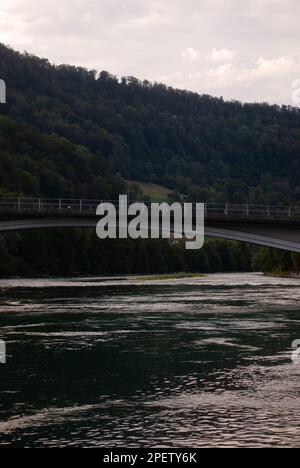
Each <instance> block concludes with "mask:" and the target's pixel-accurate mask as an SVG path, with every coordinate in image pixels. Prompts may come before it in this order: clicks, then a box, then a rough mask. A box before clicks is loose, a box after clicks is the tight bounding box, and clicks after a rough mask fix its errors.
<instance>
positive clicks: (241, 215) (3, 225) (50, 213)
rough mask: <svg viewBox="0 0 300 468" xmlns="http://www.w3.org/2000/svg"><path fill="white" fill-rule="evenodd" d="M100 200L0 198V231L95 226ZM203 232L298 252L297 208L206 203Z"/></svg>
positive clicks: (299, 225)
mask: <svg viewBox="0 0 300 468" xmlns="http://www.w3.org/2000/svg"><path fill="white" fill-rule="evenodd" d="M110 202H111V203H115V204H116V205H117V204H118V202H116V201H114V202H113V201H110ZM100 203H101V200H54V199H22V198H19V199H0V233H1V232H3V233H4V232H11V231H23V230H28V229H53V228H93V229H95V228H96V223H97V221H98V220H99V217H96V209H97V206H98V205H99V204H100ZM205 235H206V236H207V237H215V238H221V239H228V240H234V241H240V242H246V243H249V244H256V245H261V246H266V247H272V248H276V249H281V250H287V251H290V252H295V253H300V207H292V206H288V207H287V206H264V205H229V204H227V205H225V204H224V205H223V204H206V205H205Z"/></svg>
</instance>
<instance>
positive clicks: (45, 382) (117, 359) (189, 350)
mask: <svg viewBox="0 0 300 468" xmlns="http://www.w3.org/2000/svg"><path fill="white" fill-rule="evenodd" d="M299 286H300V284H299V282H298V280H293V279H274V278H265V277H263V276H262V275H254V274H251V275H211V276H210V277H208V278H204V279H192V280H188V279H184V280H175V281H163V282H160V283H157V282H155V283H154V282H148V283H145V282H139V281H136V280H134V279H130V280H124V279H117V280H116V279H114V280H111V279H106V280H101V281H99V280H97V279H93V280H90V279H86V280H84V281H83V280H77V279H76V280H72V279H70V280H68V281H66V280H64V281H59V280H55V281H52V280H42V281H38V280H35V281H34V282H33V283H30V282H29V281H27V280H26V281H23V280H16V281H2V282H1V283H0V314H1V331H0V338H2V339H4V340H5V341H6V342H7V347H8V354H9V356H8V364H7V365H5V366H3V365H2V366H0V377H1V380H0V398H1V399H0V441H1V445H3V446H5V445H8V446H10V447H12V446H14V447H47V446H60V447H66V446H76V447H95V446H102V447H118V446H120V447H122V446H123V447H124V446H128V447H140V446H144V447H162V446H164V447H186V446H191V447H201V446H219V447H221V446H224V447H226V446H235V447H238V446H244V447H245V446H293V447H299V446H300V432H299V423H300V393H299V391H300V380H299V376H300V366H296V365H294V364H292V362H291V343H292V341H293V340H294V339H296V338H300V308H299V300H300V288H299Z"/></svg>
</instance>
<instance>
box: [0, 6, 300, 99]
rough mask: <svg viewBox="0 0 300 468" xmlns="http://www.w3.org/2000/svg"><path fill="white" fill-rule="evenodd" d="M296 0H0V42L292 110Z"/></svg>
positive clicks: (298, 51) (299, 71) (299, 36)
mask: <svg viewBox="0 0 300 468" xmlns="http://www.w3.org/2000/svg"><path fill="white" fill-rule="evenodd" d="M299 18H300V1H299V0H0V41H1V42H3V43H5V44H8V45H11V46H12V47H14V48H15V49H18V50H20V51H24V50H27V51H28V52H32V53H35V54H37V55H39V56H43V57H47V58H49V59H50V60H51V61H52V62H55V63H61V62H64V63H70V64H74V65H83V66H86V67H89V68H93V69H97V70H103V69H104V70H108V71H110V72H112V73H114V74H116V75H118V76H119V75H133V76H137V77H138V78H141V79H144V78H147V79H149V80H152V81H162V82H164V83H166V84H169V85H172V86H175V87H179V88H184V89H190V90H193V91H197V92H200V93H209V94H213V95H218V96H220V95H223V96H224V97H225V98H227V99H242V100H243V101H246V100H247V101H261V100H265V101H269V102H278V103H286V104H292V99H291V95H292V83H293V81H294V80H297V79H299V78H300V25H299Z"/></svg>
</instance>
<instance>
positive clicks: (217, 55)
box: [209, 49, 235, 63]
mask: <svg viewBox="0 0 300 468" xmlns="http://www.w3.org/2000/svg"><path fill="white" fill-rule="evenodd" d="M234 57H235V53H234V52H233V51H232V50H229V49H219V50H218V49H213V50H212V51H211V53H210V56H209V58H210V60H211V61H212V62H216V63H224V62H231V61H232V60H233V59H234Z"/></svg>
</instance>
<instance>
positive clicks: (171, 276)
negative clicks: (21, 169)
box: [135, 272, 207, 281]
mask: <svg viewBox="0 0 300 468" xmlns="http://www.w3.org/2000/svg"><path fill="white" fill-rule="evenodd" d="M188 278H207V275H203V274H201V273H184V272H183V273H173V274H167V275H147V276H137V277H135V279H136V280H137V281H149V280H150V281H155V280H157V281H161V280H171V279H188Z"/></svg>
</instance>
